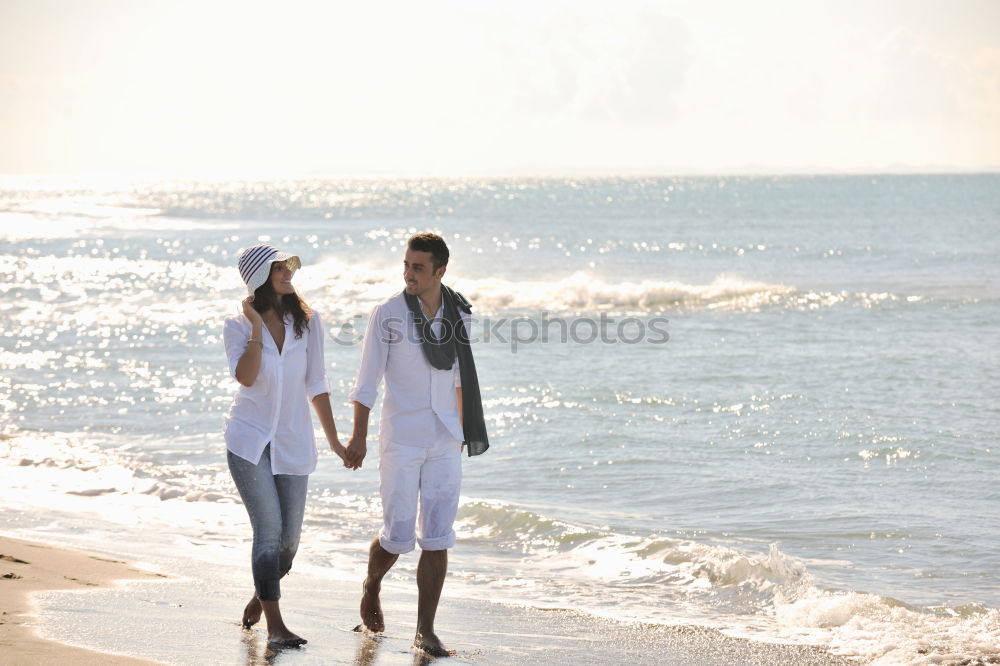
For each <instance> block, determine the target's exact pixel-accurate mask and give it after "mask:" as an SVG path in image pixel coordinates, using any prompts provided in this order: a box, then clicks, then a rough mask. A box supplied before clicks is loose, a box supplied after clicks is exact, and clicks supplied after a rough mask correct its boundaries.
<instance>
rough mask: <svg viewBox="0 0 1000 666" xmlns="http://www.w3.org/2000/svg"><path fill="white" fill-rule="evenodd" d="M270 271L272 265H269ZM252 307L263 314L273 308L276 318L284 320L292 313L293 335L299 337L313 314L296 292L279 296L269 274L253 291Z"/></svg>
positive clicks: (272, 268)
mask: <svg viewBox="0 0 1000 666" xmlns="http://www.w3.org/2000/svg"><path fill="white" fill-rule="evenodd" d="M271 270H272V272H273V271H274V265H273V264H272V265H271ZM253 309H254V310H256V311H257V312H259V313H261V314H264V313H265V312H267V311H268V310H271V309H274V312H275V314H277V315H278V319H280V320H282V321H284V320H285V315H289V314H290V315H292V321H293V326H294V328H295V337H296V338H301V337H302V332H303V331H305V330H307V329H308V328H309V320H310V319H311V318H312V316H313V311H312V309H311V308H310V307H309V305H308V304H306V302H305V301H304V300H302V299H301V298H299V295H298V294H285V295H284V296H281V297H279V296H278V294H277V292H275V291H274V287H273V286H272V285H271V276H270V275H268V276H267V280H266V281H265V282H264V284H262V285H261V286H259V287H257V290H256V291H254V292H253Z"/></svg>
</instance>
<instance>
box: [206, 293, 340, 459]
mask: <svg viewBox="0 0 1000 666" xmlns="http://www.w3.org/2000/svg"><path fill="white" fill-rule="evenodd" d="M292 321H293V320H292V317H291V316H287V317H285V343H284V346H283V347H282V350H281V352H280V353H279V352H278V346H277V345H276V344H275V342H274V340H273V339H272V338H271V334H270V332H269V331H268V330H267V326H264V327H263V336H264V339H263V342H264V348H263V350H262V353H261V359H260V370H259V371H258V372H257V379H256V380H254V383H253V385H252V386H243V385H242V384H240V385H239V388H238V389H237V391H236V395H235V396H234V398H233V405H232V407H230V408H229V413H228V414H226V425H225V438H226V447H227V448H228V449H229V450H230V451H232V452H233V453H234V454H235V455H237V456H239V457H240V458H243V459H244V460H248V461H250V462H252V463H253V464H255V465H256V464H257V463H258V461H259V460H260V456H261V454H262V453H263V452H264V448H265V447H266V446H267V445H268V443H270V444H271V472H272V473H273V474H300V475H301V474H309V473H311V472H312V471H313V470H315V469H316V438H315V436H314V434H313V422H312V415H311V413H310V410H309V403H310V401H311V400H312V399H313V398H315V397H316V396H317V395H320V394H323V393H329V392H330V383H329V382H328V381H327V378H326V362H325V361H324V359H323V324H322V322H321V320H320V317H319V313H317V312H315V311H314V312H313V316H312V318H311V319H309V328H308V329H306V330H304V331H302V337H301V338H296V337H295V328H294V327H293V326H292ZM250 331H251V324H250V320H249V319H247V318H246V316H245V315H244V314H243V313H242V312H240V313H239V314H238V315H233V316H232V317H229V318H227V319H226V323H225V325H224V326H223V329H222V339H223V342H224V343H225V345H226V356H228V357H229V374H230V375H231V376H232V377H233V378H235V377H236V364H237V363H239V361H240V358H241V357H242V356H243V352H245V351H246V349H247V345H248V342H247V341H248V340H249V339H250Z"/></svg>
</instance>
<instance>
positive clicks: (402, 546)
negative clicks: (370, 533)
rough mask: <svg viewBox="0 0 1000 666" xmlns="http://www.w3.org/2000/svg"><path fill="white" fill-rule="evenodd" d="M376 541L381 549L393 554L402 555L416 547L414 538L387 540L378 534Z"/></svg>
mask: <svg viewBox="0 0 1000 666" xmlns="http://www.w3.org/2000/svg"><path fill="white" fill-rule="evenodd" d="M378 543H379V545H380V546H382V548H383V549H385V550H386V551H387V552H390V553H392V554H393V555H404V554H406V553H409V552H411V551H412V550H413V549H414V547H416V543H417V540H416V539H415V538H414V539H410V540H409V541H389V539H387V538H385V537H384V536H382V535H381V534H380V535H379V536H378ZM421 547H422V546H421Z"/></svg>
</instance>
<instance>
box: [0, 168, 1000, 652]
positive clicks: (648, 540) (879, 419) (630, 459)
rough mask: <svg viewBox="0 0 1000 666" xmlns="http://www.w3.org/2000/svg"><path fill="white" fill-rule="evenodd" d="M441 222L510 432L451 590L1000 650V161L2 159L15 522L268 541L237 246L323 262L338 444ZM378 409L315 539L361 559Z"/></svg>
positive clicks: (476, 500)
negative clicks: (228, 352)
mask: <svg viewBox="0 0 1000 666" xmlns="http://www.w3.org/2000/svg"><path fill="white" fill-rule="evenodd" d="M419 231H435V232H437V233H440V234H441V235H442V236H443V237H444V238H445V239H446V240H447V242H448V244H449V247H450V249H451V261H450V263H449V265H448V271H447V275H446V277H445V282H446V283H447V284H450V285H451V286H453V287H455V288H456V289H458V290H459V291H461V292H462V293H463V294H465V296H466V297H468V298H469V300H471V301H472V303H473V305H474V308H475V309H474V317H475V323H474V326H473V337H474V338H475V339H476V340H477V343H476V346H475V353H476V362H477V366H478V370H479V376H480V383H481V388H482V393H483V399H484V408H485V412H486V417H487V424H488V428H489V431H490V439H491V444H492V446H491V449H490V450H489V452H488V453H486V454H485V455H483V456H481V457H478V458H471V459H466V460H464V466H463V474H464V479H463V499H462V504H461V508H460V511H459V519H458V523H457V526H456V529H457V532H458V544H457V545H456V548H455V549H454V551H453V553H452V558H451V572H450V578H449V582H448V590H449V594H453V595H458V596H465V597H469V598H481V599H489V600H496V601H507V602H510V603H516V604H523V605H528V606H535V607H539V608H554V607H558V608H572V609H576V610H581V611H585V612H588V613H592V614H595V615H600V616H604V617H608V618H614V619H626V620H639V621H644V622H650V623H661V624H685V625H689V624H695V625H703V626H708V627H715V628H718V629H720V630H722V631H724V632H727V633H730V634H733V635H741V636H751V637H754V638H759V639H761V640H769V641H785V642H799V643H810V644H818V645H823V646H825V647H827V648H828V649H830V650H831V651H832V652H834V653H836V654H841V655H847V656H855V657H862V658H865V659H869V660H870V659H874V660H877V661H881V662H883V663H897V662H902V663H921V662H926V663H939V662H940V661H942V660H945V661H946V660H948V659H953V660H960V659H962V658H970V657H979V658H983V657H984V656H985V655H993V654H997V653H998V652H1000V647H998V646H1000V611H998V608H1000V573H998V572H1000V517H998V515H1000V513H998V510H997V503H998V500H1000V491H998V490H997V488H998V484H997V482H996V477H997V474H998V472H1000V450H998V447H1000V440H998V431H1000V409H998V407H997V405H996V404H995V402H994V401H995V399H996V396H997V395H998V394H1000V351H998V344H997V342H998V340H1000V335H998V333H1000V262H998V261H997V258H996V257H997V253H998V250H1000V242H998V240H1000V176H998V175H995V174H983V175H912V176H889V175H874V176H801V177H764V176H760V177H697V178H682V177H673V178H576V179H573V178H564V179H558V178H551V179H529V178H523V179H454V180H440V179H439V180H415V179H411V180H372V179H369V180H363V179H359V180H302V179H299V180H269V181H197V182H194V181H142V182H127V181H108V180H106V181H96V180H91V181H82V180H70V179H55V178H28V177H7V178H4V179H2V181H0V259H2V264H0V271H2V273H3V280H2V282H0V368H2V375H0V410H2V412H0V413H2V415H3V421H2V434H3V437H4V439H3V440H2V441H0V452H2V456H3V457H2V458H0V474H2V476H3V481H4V483H3V484H2V488H0V494H2V497H3V504H4V506H5V507H7V511H5V512H4V513H3V514H2V516H0V529H3V530H4V531H6V532H8V533H11V534H19V535H25V536H34V537H45V536H48V537H50V538H53V539H56V540H59V539H60V538H64V539H72V540H73V541H74V542H82V543H86V542H87V540H88V539H90V540H92V541H94V542H98V541H101V542H103V543H105V544H107V540H108V539H118V540H120V542H121V543H122V544H126V543H127V544H131V545H132V546H133V548H138V547H139V546H136V544H142V543H144V542H148V543H154V542H155V543H157V544H159V545H158V546H157V548H162V544H163V543H170V544H172V545H173V547H176V548H177V549H178V550H179V551H181V550H183V552H184V553H185V554H186V556H189V557H194V558H199V557H201V558H203V559H204V560H205V561H206V562H208V561H212V562H214V563H215V564H220V563H231V564H232V565H233V566H241V567H242V566H248V559H249V545H248V539H249V527H248V524H247V522H246V520H245V516H244V515H243V513H242V507H240V506H239V505H238V504H235V502H237V501H238V500H237V496H236V492H235V488H234V487H233V485H232V482H231V480H230V478H229V475H228V471H227V469H226V463H225V455H224V453H225V445H224V442H223V439H222V435H221V428H222V419H223V415H224V413H225V411H226V409H227V408H228V406H229V403H230V401H231V398H232V395H233V392H234V391H235V388H236V384H235V381H234V380H232V379H231V378H230V376H229V375H228V371H227V364H226V359H225V354H224V350H223V346H222V339H221V333H222V321H223V319H224V318H225V317H226V316H228V315H230V314H232V313H235V312H237V311H238V308H239V301H240V299H241V298H242V297H243V296H244V295H245V289H244V288H243V285H242V283H241V281H240V279H239V275H238V272H237V270H236V268H235V264H236V259H237V256H238V255H239V252H240V250H241V249H242V248H245V247H247V246H249V245H252V244H255V243H258V242H268V243H271V244H273V245H275V246H277V247H279V248H280V249H282V250H284V251H288V252H293V253H295V254H298V255H299V256H300V257H301V258H302V263H303V268H302V269H301V270H300V271H299V272H298V273H297V274H296V275H295V278H294V283H295V285H296V288H297V290H298V291H299V292H300V293H301V294H302V296H303V297H304V298H305V299H306V300H307V302H308V303H309V304H310V306H312V307H313V308H315V309H316V310H318V311H319V312H320V313H321V314H322V316H323V320H324V322H325V325H326V345H325V352H326V361H327V366H328V376H329V379H330V381H331V385H332V388H333V392H332V399H333V404H334V414H335V417H336V420H337V424H338V427H339V428H340V431H341V433H342V438H343V439H344V440H346V438H347V436H348V433H349V431H350V427H351V426H350V419H351V415H352V410H351V407H350V405H349V404H348V403H347V394H348V391H349V390H350V388H351V386H352V384H353V379H354V374H355V372H356V369H357V365H358V356H359V352H360V347H359V345H358V341H359V340H360V337H361V335H362V334H363V333H364V329H365V322H366V318H367V315H368V313H369V311H370V310H371V308H372V306H373V305H374V304H375V303H377V302H379V301H380V300H382V299H384V298H386V297H388V296H390V295H392V294H393V293H395V292H397V291H398V290H399V289H400V288H401V287H402V258H403V253H404V251H405V244H406V239H407V238H408V237H409V236H410V235H411V234H413V233H416V232H419ZM378 416H379V412H378V409H376V410H375V411H374V413H373V424H374V423H376V422H377V419H378ZM319 432H321V431H319ZM375 432H376V429H375V427H374V425H373V428H372V435H371V437H370V439H369V452H370V453H369V457H368V459H367V460H366V462H365V465H364V468H363V469H362V470H360V471H357V472H352V471H348V470H345V469H343V467H342V466H340V465H339V461H338V460H337V459H336V458H335V457H333V456H332V455H331V454H329V452H328V451H326V450H325V448H326V446H325V441H324V440H323V438H322V436H321V435H320V436H319V437H318V444H319V446H320V448H321V458H320V462H319V467H318V469H317V471H316V473H315V474H314V475H313V476H312V477H311V479H310V491H309V502H308V506H307V512H306V525H305V532H304V535H303V544H302V547H301V550H300V555H299V559H298V562H300V563H301V565H297V566H303V567H310V570H311V571H319V572H325V574H324V575H329V576H330V577H333V578H338V579H344V580H350V579H355V578H357V579H359V576H360V575H361V572H362V571H363V569H364V564H365V553H364V550H365V548H366V544H367V542H368V541H369V540H370V539H371V537H372V536H373V535H374V534H375V532H376V531H377V529H378V525H379V516H380V505H379V500H378V496H377V471H376V464H377V449H378V447H377V436H376V434H375ZM152 535H156V538H153V537H152ZM164 535H168V536H166V537H164ZM126 550H127V549H126ZM414 566H415V558H414V557H412V556H411V557H408V558H402V559H401V560H400V564H399V566H398V567H397V569H396V570H394V573H393V574H391V575H390V582H391V581H396V582H399V583H400V584H403V583H407V584H412V573H413V569H414Z"/></svg>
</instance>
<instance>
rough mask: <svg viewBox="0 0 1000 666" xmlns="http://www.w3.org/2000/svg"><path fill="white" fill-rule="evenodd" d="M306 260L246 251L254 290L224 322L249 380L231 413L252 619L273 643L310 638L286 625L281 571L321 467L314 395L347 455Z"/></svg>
mask: <svg viewBox="0 0 1000 666" xmlns="http://www.w3.org/2000/svg"><path fill="white" fill-rule="evenodd" d="M300 266H301V262H300V261H299V258H298V257H297V256H295V255H291V254H286V253H284V252H278V250H276V249H275V248H273V247H271V246H270V245H256V246H254V247H251V248H248V249H246V250H244V251H243V253H242V254H241V255H240V260H239V269H240V275H241V276H242V277H243V281H244V282H245V283H246V285H247V291H248V292H249V293H250V295H249V297H247V298H246V299H244V300H243V313H242V314H240V315H234V316H232V317H229V318H228V319H226V323H225V326H224V328H223V340H224V342H225V345H226V355H227V356H228V357H229V371H230V373H231V374H232V375H233V377H235V378H236V380H237V381H238V382H239V383H240V387H239V389H238V391H237V393H236V396H235V399H234V400H233V405H232V407H230V409H229V413H228V414H227V416H226V428H225V435H226V448H227V449H228V453H227V457H228V459H229V471H230V473H231V474H232V475H233V481H234V482H235V483H236V488H237V489H238V490H239V493H240V497H241V498H242V499H243V504H244V505H245V506H246V509H247V513H249V514H250V523H251V525H252V526H253V555H252V568H253V579H254V588H255V594H254V597H253V598H252V599H251V600H250V603H248V604H247V606H246V609H245V610H244V611H243V626H244V627H247V628H249V627H251V626H253V625H254V624H255V623H257V622H258V621H259V620H260V616H261V612H263V614H264V616H265V618H266V619H267V638H268V642H269V643H271V644H274V645H276V646H279V647H298V646H300V645H303V644H305V643H306V639H304V638H301V637H300V636H297V635H296V634H294V633H292V632H291V631H290V630H289V629H288V627H286V626H285V623H284V621H283V620H282V619H281V611H280V610H279V608H278V599H279V598H280V596H281V592H280V585H279V580H280V579H281V577H282V576H284V575H285V574H286V573H288V570H289V569H290V568H291V566H292V558H294V557H295V551H296V549H297V548H298V544H299V534H300V533H301V531H302V516H303V512H304V511H305V501H306V484H307V481H308V478H309V474H310V473H311V472H312V471H313V470H314V469H315V468H316V442H315V438H314V436H313V424H312V418H311V416H310V414H309V405H308V403H309V402H312V405H313V408H314V409H315V410H316V415H317V416H318V417H319V421H320V424H321V425H322V426H323V431H324V432H325V433H326V438H327V440H328V441H329V443H330V448H331V449H333V451H334V453H336V454H337V455H339V456H340V457H341V459H342V460H343V459H344V447H343V446H342V445H341V443H340V440H339V439H338V437H337V428H336V425H335V424H334V422H333V412H332V410H331V409H330V387H329V383H328V382H327V379H326V364H325V362H324V360H323V325H322V323H321V321H320V318H319V314H317V313H316V312H315V311H314V310H311V309H310V308H309V306H308V305H306V303H305V301H303V300H302V299H301V298H299V296H298V294H296V293H295V288H294V287H293V286H292V275H293V274H294V273H295V271H296V270H298V268H299V267H300ZM345 464H346V463H345Z"/></svg>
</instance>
